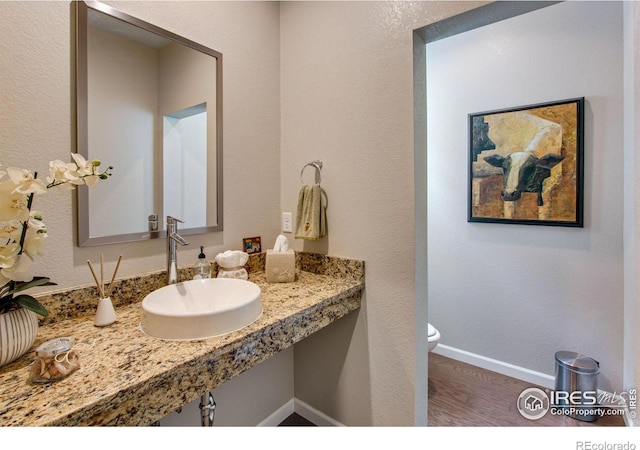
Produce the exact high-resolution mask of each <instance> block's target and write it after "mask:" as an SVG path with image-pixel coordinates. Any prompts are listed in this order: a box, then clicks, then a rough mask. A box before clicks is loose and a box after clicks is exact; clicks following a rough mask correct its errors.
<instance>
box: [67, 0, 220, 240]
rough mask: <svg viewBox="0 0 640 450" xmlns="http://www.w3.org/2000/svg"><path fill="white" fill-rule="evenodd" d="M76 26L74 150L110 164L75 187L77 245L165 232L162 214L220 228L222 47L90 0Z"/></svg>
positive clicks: (187, 229) (194, 227)
mask: <svg viewBox="0 0 640 450" xmlns="http://www.w3.org/2000/svg"><path fill="white" fill-rule="evenodd" d="M76 29H77V30H76V31H77V33H76V102H77V151H78V153H80V154H82V155H83V156H84V157H85V158H86V159H87V160H96V159H97V160H100V161H103V163H104V164H108V165H111V166H113V167H114V169H113V174H114V176H113V177H111V179H110V180H109V183H104V184H99V185H98V186H96V187H95V188H93V189H86V188H84V189H77V223H78V228H77V232H78V246H80V247H83V246H91V245H102V244H111V243H118V242H130V241H140V240H147V239H153V238H161V237H166V230H164V227H165V222H166V221H165V217H166V216H173V217H177V218H179V219H181V220H183V221H184V224H183V225H181V227H180V234H182V235H189V234H201V233H207V232H211V231H222V229H223V220H222V206H223V205H222V198H223V197H222V54H221V53H219V52H217V51H215V50H212V49H210V48H207V47H205V46H203V45H200V44H198V43H195V42H193V41H190V40H188V39H186V38H184V37H181V36H178V35H176V34H174V33H171V32H169V31H167V30H164V29H162V28H159V27H157V26H155V25H152V24H150V23H147V22H145V21H142V20H140V19H137V18H135V17H132V16H130V15H128V14H125V13H123V12H121V11H119V10H117V9H114V8H112V7H111V6H109V5H106V4H104V3H100V2H96V1H84V2H76ZM154 216H155V217H156V218H157V220H156V221H154V220H153V217H154Z"/></svg>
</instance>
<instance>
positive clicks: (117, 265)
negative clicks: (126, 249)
mask: <svg viewBox="0 0 640 450" xmlns="http://www.w3.org/2000/svg"><path fill="white" fill-rule="evenodd" d="M120 261H122V255H120V256H118V262H117V263H116V269H115V270H114V271H113V276H112V277H111V282H110V283H109V290H108V291H107V297H111V291H112V290H113V281H114V280H115V279H116V273H118V268H119V267H120Z"/></svg>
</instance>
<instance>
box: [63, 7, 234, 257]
mask: <svg viewBox="0 0 640 450" xmlns="http://www.w3.org/2000/svg"><path fill="white" fill-rule="evenodd" d="M74 3H75V4H76V21H75V22H76V52H75V56H76V71H75V72H76V80H75V81H76V151H77V152H78V153H80V154H81V155H83V156H84V157H85V158H87V159H88V144H89V140H88V125H89V123H88V89H89V85H88V76H87V75H88V64H87V62H88V55H87V38H88V19H89V11H90V10H95V11H98V12H100V13H103V14H106V15H108V16H111V17H114V18H116V19H119V20H121V21H124V22H127V23H129V24H131V25H134V26H136V27H138V28H142V29H144V30H147V31H149V32H151V33H155V34H157V35H160V36H162V37H164V38H167V39H170V40H172V41H174V42H177V43H179V44H182V45H184V46H186V47H189V48H192V49H194V50H197V51H199V52H202V53H205V54H208V55H210V56H212V57H214V58H216V105H215V108H216V140H215V148H216V216H217V223H216V225H212V226H205V227H196V228H181V229H180V234H181V235H193V234H204V233H209V232H214V231H222V230H223V229H224V228H223V195H222V186H223V183H222V53H220V52H217V51H215V50H212V49H210V48H208V47H205V46H203V45H201V44H198V43H197V42H194V41H191V40H189V39H187V38H184V37H182V36H179V35H177V34H175V33H172V32H171V31H168V30H165V29H163V28H160V27H157V26H155V25H153V24H150V23H148V22H145V21H143V20H140V19H138V18H136V17H133V16H130V15H129V14H126V13H124V12H122V11H119V10H117V9H115V8H113V7H111V6H109V5H106V4H104V3H101V2H99V1H93V0H84V1H79V2H74ZM156 156H157V159H156V161H161V160H162V156H161V155H156ZM114 173H115V174H117V168H115V171H114ZM156 175H157V174H156ZM116 176H117V175H116ZM159 176H160V177H162V175H159ZM155 185H156V186H158V185H160V186H161V185H162V182H161V181H156V183H155ZM76 193H77V194H76V206H77V207H76V216H77V227H78V229H77V237H78V246H79V247H87V246H94V245H103V244H115V243H122V242H132V241H144V240H149V239H155V238H166V235H167V233H166V230H161V231H156V232H150V231H144V232H135V233H128V234H118V235H112V236H98V237H91V236H90V233H89V192H88V189H86V188H85V189H76ZM154 195H155V194H154ZM155 199H156V200H155V201H156V202H157V204H156V206H158V207H159V208H161V204H162V195H161V196H160V198H158V196H157V195H156V197H155ZM158 219H159V221H163V220H164V217H159V218H158Z"/></svg>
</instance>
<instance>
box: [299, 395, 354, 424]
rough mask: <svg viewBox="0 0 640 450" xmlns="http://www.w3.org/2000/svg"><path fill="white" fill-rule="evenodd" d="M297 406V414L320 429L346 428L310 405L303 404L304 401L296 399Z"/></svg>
mask: <svg viewBox="0 0 640 450" xmlns="http://www.w3.org/2000/svg"><path fill="white" fill-rule="evenodd" d="M294 404H295V407H294V409H295V412H296V413H298V414H300V415H301V416H302V417H304V418H305V419H307V420H309V421H311V422H313V423H314V424H316V425H317V426H319V427H344V426H346V425H344V424H343V423H341V422H338V421H337V420H335V419H333V418H332V417H329V416H327V415H326V414H325V413H323V412H321V411H318V410H317V409H315V408H313V407H311V406H310V405H309V404H307V403H305V402H303V401H302V400H298V399H297V398H295V399H294Z"/></svg>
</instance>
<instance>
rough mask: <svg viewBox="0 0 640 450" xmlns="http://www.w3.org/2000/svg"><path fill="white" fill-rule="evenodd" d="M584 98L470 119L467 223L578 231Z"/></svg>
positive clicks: (506, 110)
mask: <svg viewBox="0 0 640 450" xmlns="http://www.w3.org/2000/svg"><path fill="white" fill-rule="evenodd" d="M583 130H584V97H581V98H575V99H569V100H562V101H556V102H552V103H541V104H536V105H529V106H521V107H517V108H511V109H504V110H498V111H489V112H480V113H474V114H469V200H468V221H469V222H494V223H516V224H526V225H555V226H566V227H582V226H583V174H584V162H583V146H584V132H583Z"/></svg>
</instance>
